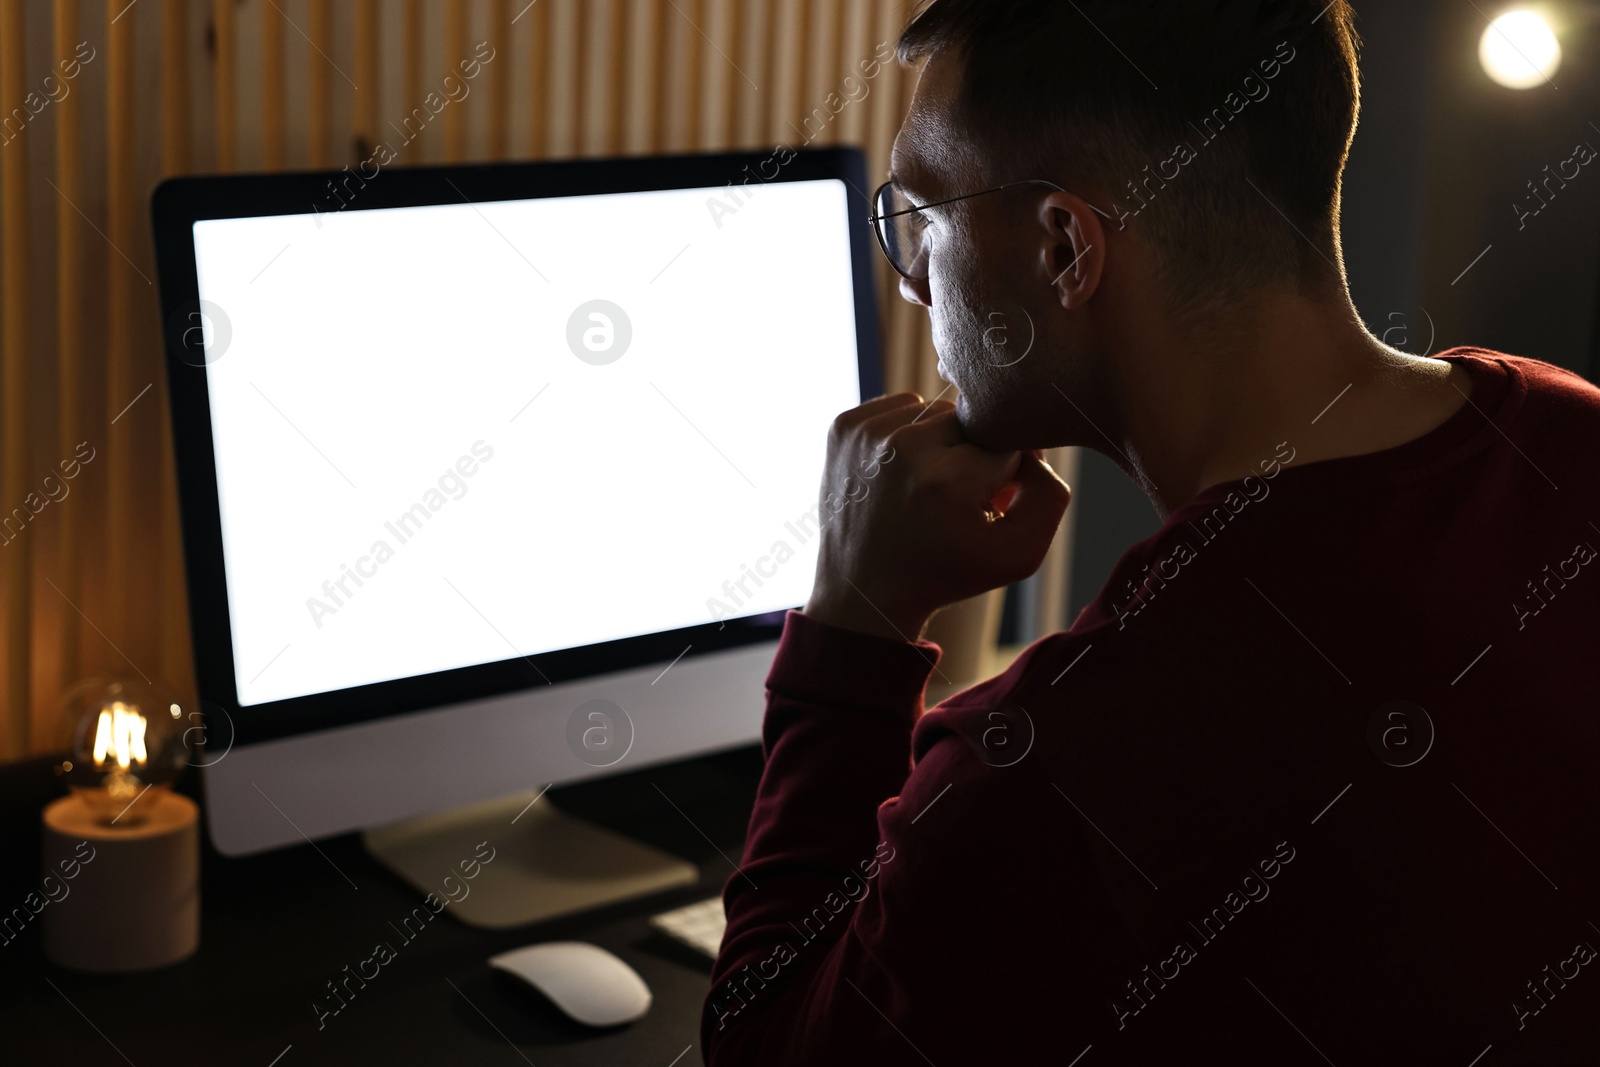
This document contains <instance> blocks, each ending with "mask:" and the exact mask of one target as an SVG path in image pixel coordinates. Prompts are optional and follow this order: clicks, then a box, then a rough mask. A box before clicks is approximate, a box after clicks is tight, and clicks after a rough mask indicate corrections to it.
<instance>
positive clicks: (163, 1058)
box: [0, 748, 761, 1067]
mask: <svg viewBox="0 0 1600 1067" xmlns="http://www.w3.org/2000/svg"><path fill="white" fill-rule="evenodd" d="M760 771H761V757H760V752H759V750H757V749H754V748H750V749H741V750H738V751H735V752H729V753H724V754H721V755H718V756H712V757H706V758H702V759H697V760H692V761H686V762H684V763H678V764H672V765H670V766H665V767H659V768H653V769H649V770H645V771H639V772H635V773H633V774H630V775H626V776H623V777H619V778H614V779H611V780H608V781H604V782H598V783H587V784H583V785H578V786H572V787H569V788H566V789H562V790H552V791H551V793H550V796H551V798H552V799H553V800H555V801H556V803H557V804H558V805H559V806H560V807H561V808H562V809H563V810H565V811H568V812H570V813H572V814H574V815H578V816H581V817H583V818H587V819H590V820H592V821H594V822H597V823H600V824H602V825H605V826H609V827H611V828H613V829H615V830H618V831H620V832H622V833H626V834H629V835H630V836H633V837H636V838H638V839H639V840H642V841H647V842H649V843H651V844H654V845H657V846H659V847H661V848H664V849H666V850H668V851H670V852H673V853H676V854H677V855H679V856H682V857H684V858H686V859H688V860H690V861H692V862H695V863H697V864H699V866H700V884H699V885H698V886H697V887H693V888H686V889H681V890H675V891H672V892H669V893H664V894H661V895H659V896H656V897H652V898H649V899H646V900H643V901H639V902H635V903H631V904H622V905H616V906H613V907H610V908H606V909H604V910H602V911H598V912H593V913H590V914H587V915H582V916H578V917H576V918H570V919H563V920H558V921H555V922H549V923H543V924H538V925H535V926H529V927H524V928H522V929H519V930H512V931H507V932H499V933H495V932H487V931H481V930H474V929H471V928H468V927H466V926H463V925H462V924H460V923H459V922H456V921H455V920H453V919H449V918H446V917H444V916H441V917H440V919H439V920H438V921H436V922H433V923H431V924H429V925H428V926H427V927H426V929H425V930H423V931H422V932H421V933H420V934H418V935H417V936H416V938H415V940H414V941H411V942H407V943H404V946H403V947H401V946H400V945H396V948H397V949H398V956H397V958H396V959H395V960H393V961H392V962H390V963H389V964H388V965H386V966H384V967H383V968H382V970H381V971H380V973H379V974H378V976H377V977H376V978H375V979H373V980H372V981H371V982H370V983H369V984H368V986H367V988H365V989H363V990H361V991H360V992H359V993H358V994H357V995H356V996H355V997H354V998H353V999H352V1000H350V1002H349V1005H348V1007H346V1008H345V1009H344V1010H343V1011H342V1012H340V1013H339V1014H338V1015H337V1016H333V1017H329V1018H327V1019H326V1020H325V1025H324V1027H323V1028H322V1029H320V1030H319V1029H318V1023H317V1017H316V1015H315V1013H314V1012H313V1010H312V1007H311V1003H312V1001H313V1000H318V1001H322V1002H324V1003H325V1004H327V1003H331V998H330V997H329V996H328V994H327V992H326V986H325V983H326V982H328V981H330V980H334V979H336V978H338V977H340V976H341V971H342V968H343V967H344V966H345V965H346V964H349V965H350V966H351V968H352V969H353V968H354V967H355V966H356V964H357V963H358V962H359V961H360V960H361V959H363V958H364V957H366V956H368V955H369V954H370V953H371V951H372V948H373V945H374V944H375V943H377V942H378V941H382V940H388V941H389V942H390V943H391V944H393V943H395V942H396V941H397V940H398V939H397V938H396V936H395V934H394V931H393V929H392V928H391V927H390V926H389V923H391V922H399V921H400V919H401V918H403V917H404V916H405V915H407V914H408V913H409V912H410V911H411V909H412V908H413V907H415V906H416V905H417V904H418V903H419V902H420V898H419V897H418V895H417V894H416V893H415V892H414V891H413V890H411V889H410V888H409V887H408V886H406V885H405V884H403V883H402V882H400V880H399V879H397V878H396V877H394V876H393V875H391V874H390V873H389V872H388V871H387V870H385V869H383V868H381V867H379V866H378V865H377V864H376V863H375V862H374V861H373V860H371V859H370V858H368V856H367V854H366V853H365V851H364V850H363V849H362V847H361V843H360V840H359V839H358V838H357V837H356V836H355V835H348V836H345V837H339V838H333V839H330V840H328V841H322V842H318V846H319V847H320V848H321V851H322V853H323V854H325V855H323V854H319V853H318V852H317V850H316V849H313V848H312V847H311V846H309V845H302V846H299V847H297V848H291V849H285V850H281V851H278V852H273V853H269V854H266V855H262V856H255V857H251V858H248V859H228V858H226V857H224V856H221V855H219V854H217V853H216V852H214V851H212V850H211V848H210V846H209V844H208V845H207V846H206V847H205V855H204V858H203V860H202V898H201V909H202V919H201V922H202V931H201V937H200V951H199V952H198V953H197V954H196V955H195V956H193V957H192V958H190V959H189V960H187V961H185V962H183V963H181V964H178V965H176V966H173V967H169V968H166V969H164V970H161V971H155V972H151V973H149V974H143V975H134V976H127V977H115V978H108V977H98V976H90V975H82V974H77V973H75V972H72V971H65V970H62V969H60V968H58V967H55V966H53V965H51V964H50V963H48V962H47V961H46V960H45V959H44V956H43V953H42V951H41V948H40V944H39V931H38V920H35V921H34V922H33V923H31V924H30V925H29V927H28V929H27V931H26V932H25V933H24V934H23V935H22V936H21V937H19V938H18V939H17V940H15V941H14V942H12V943H10V944H4V943H3V939H0V1020H3V1031H0V1063H3V1064H19V1065H20V1064H26V1065H28V1067H34V1065H43V1064H70V1065H73V1067H95V1065H99V1064H108V1065H122V1064H129V1063H131V1064H133V1065H135V1067H181V1065H184V1064H217V1063H227V1064H234V1065H247V1067H248V1065H254V1067H269V1065H272V1064H276V1065H277V1067H298V1065H301V1064H350V1065H363V1064H385V1063H392V1064H444V1065H457V1064H460V1065H473V1064H486V1065H496V1067H510V1065H516V1064H523V1063H532V1064H537V1065H538V1067H549V1065H561V1064H601V1063H604V1064H643V1065H649V1067H668V1065H670V1064H676V1065H677V1067H690V1065H693V1064H698V1063H700V1048H699V1045H700V1042H699V1026H700V1007H701V1004H702V1002H703V1000H704V998H705V994H706V991H707V987H708V975H709V973H710V962H709V961H708V960H706V959H705V958H704V957H702V956H700V955H699V954H697V953H695V952H693V951H691V950H689V949H687V948H684V947H681V946H679V945H678V944H677V943H676V942H673V941H671V940H669V939H668V938H666V937H664V936H663V935H660V934H657V933H655V932H654V931H653V930H652V929H651V928H650V927H649V925H648V923H647V921H646V920H647V919H648V918H649V916H651V915H653V914H656V913H657V912H661V911H665V910H667V909H669V908H673V907H677V906H679V905H681V904H687V903H690V902H693V901H696V900H700V899H703V898H704V897H707V896H710V895H713V894H715V893H717V892H720V890H721V888H722V884H723V882H724V881H725V880H726V879H727V877H728V876H729V875H730V874H731V873H732V867H731V866H730V861H729V859H727V858H725V857H724V855H722V854H719V852H720V853H725V854H726V856H728V857H733V858H734V859H737V858H738V854H739V846H740V842H741V840H742V839H743V836H744V831H745V824H746V820H747V819H748V817H749V813H750V808H751V804H752V802H753V800H754V796H755V786H756V782H757V780H758V779H759V776H760ZM655 785H659V786H660V788H661V790H662V791H664V792H665V793H666V794H667V795H668V796H670V797H671V798H672V800H673V801H674V802H675V803H676V804H677V805H678V806H679V807H680V808H682V809H683V813H684V814H679V813H678V812H676V811H674V810H673V808H672V806H671V805H670V804H668V803H667V802H666V801H665V800H663V799H662V797H661V794H660V793H659V792H657V791H656V789H655ZM194 787H195V783H194V782H192V781H191V782H188V783H187V785H186V786H185V787H184V791H192V790H193V789H194ZM58 795H60V788H59V786H58V785H57V784H56V782H55V781H54V776H53V774H52V773H51V771H50V769H49V766H48V764H46V763H43V762H40V761H33V762H29V763H24V764H17V765H13V766H10V767H6V768H0V856H3V857H4V860H3V862H0V893H3V894H4V895H3V896H0V910H3V911H6V912H9V911H10V910H11V909H12V908H13V907H17V906H20V905H22V901H23V898H24V897H25V896H26V895H27V894H28V893H29V892H30V891H31V890H33V889H34V888H35V886H36V879H37V877H38V862H39V840H38V823H39V811H40V809H41V808H42V807H43V806H44V804H45V803H47V802H48V801H49V800H51V799H53V798H54V797H56V796H58ZM191 795H192V794H191ZM685 816H687V818H686V817H685ZM690 819H692V820H693V824H692V825H691V823H690V822H689V821H688V820H690ZM708 838H709V840H708ZM335 866H337V870H336V869H335ZM341 871H342V872H343V874H342V875H341V873H340V872H341ZM346 875H347V876H348V877H349V878H350V879H351V880H352V881H354V882H355V884H356V887H357V888H354V889H352V888H351V886H350V883H349V882H347V881H346V880H345V876H346ZM47 907H48V905H47ZM447 910H448V909H447ZM566 939H570V940H580V941H592V942H594V943H596V944H598V945H601V946H603V947H605V948H607V949H609V950H611V951H612V952H615V953H616V954H617V955H618V956H620V957H621V958H622V959H624V960H626V961H627V962H628V963H629V964H630V965H631V966H632V967H633V968H634V969H635V970H637V971H638V972H639V974H640V975H641V976H643V978H644V980H645V981H646V982H647V983H648V984H649V986H650V989H651V990H652V991H653V992H654V994H655V1003H654V1005H653V1006H652V1007H651V1009H650V1014H649V1015H647V1016H645V1018H644V1019H642V1020H640V1021H639V1022H637V1023H635V1024H633V1025H632V1026H629V1027H623V1028H620V1029H617V1030H612V1031H603V1032H602V1031H593V1030H588V1029H586V1028H584V1027H581V1026H578V1025H577V1024H575V1023H572V1022H569V1021H567V1019H566V1018H565V1017H563V1016H562V1015H560V1014H559V1013H558V1012H557V1011H556V1009H555V1008H554V1007H552V1006H551V1005H549V1004H548V1003H547V1002H545V1001H544V1000H543V999H542V998H541V997H539V996H538V995H537V994H535V993H533V992H532V991H531V990H529V989H528V988H527V987H526V986H523V985H521V984H520V983H518V982H517V981H516V980H515V979H513V978H510V977H509V976H507V975H503V974H501V973H499V972H497V971H493V970H491V969H490V968H489V967H488V966H487V965H486V963H485V962H484V961H485V960H486V959H487V958H488V957H489V956H491V955H493V954H495V953H497V952H501V951H504V950H506V949H510V948H516V947H519V946H521V945H526V944H531V943H533V942H538V941H552V940H566ZM52 986H53V987H52Z"/></svg>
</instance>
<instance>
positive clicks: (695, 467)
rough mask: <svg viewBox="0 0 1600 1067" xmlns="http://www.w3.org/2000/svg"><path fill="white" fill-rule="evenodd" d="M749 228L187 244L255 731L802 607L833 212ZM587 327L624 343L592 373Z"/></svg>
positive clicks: (678, 220)
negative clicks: (575, 326) (306, 709)
mask: <svg viewBox="0 0 1600 1067" xmlns="http://www.w3.org/2000/svg"><path fill="white" fill-rule="evenodd" d="M713 200H715V201H717V202H719V203H721V205H722V207H720V208H718V209H716V210H712V208H711V202H712V201H713ZM731 206H733V205H732V203H731V201H729V200H727V199H726V191H725V190H720V189H690V190H674V191H652V192H641V193H625V194H616V195H604V196H586V197H567V198H559V199H540V200H523V201H506V202H494V203H483V204H477V205H473V204H468V203H462V204H459V205H457V204H450V205H441V206H429V207H416V208H396V209H382V210H366V211H358V210H350V211H344V212H340V213H336V214H322V215H320V216H319V215H311V214H306V215H289V216H272V217H263V218H244V219H227V220H215V221H205V222H200V223H196V224H195V227H194V242H195V254H196V261H197V266H198V282H199V293H200V297H201V299H202V300H203V301H206V302H207V305H206V307H207V310H208V320H207V325H208V326H209V327H210V328H209V329H208V331H207V333H206V341H207V344H208V353H207V358H208V360H210V361H211V362H210V363H209V366H208V368H207V372H206V373H207V381H208V385H209V393H210V403H211V418H212V427H213V436H214V445H215V451H216V465H217V483H218V496H219V501H220V509H221V525H222V548H223V558H224V565H225V568H226V575H227V586H228V588H227V597H228V606H229V611H230V616H231V621H232V630H233V634H232V636H233V652H234V661H235V664H236V678H237V685H238V696H239V702H240V704H241V705H246V706H248V705H252V704H260V703H264V702H268V701H274V700H282V699H287V698H291V697H296V696H303V695H307V694H312V693H321V692H327V691H331V690H337V689H343V688H347V687H350V686H357V685H365V684H370V683H373V682H379V681H387V680H391V679H398V678H409V677H415V676H418V675H423V674H428V673H432V672H435V671H440V670H447V669H451V668H456V667H463V666H469V665H474V664H481V663H490V662H495V661H499V660H505V659H510V658H514V657H517V656H537V654H539V653H541V652H548V651H551V650H555V649H564V648H574V647H578V646H582V645H587V644H592V643H595V642H600V641H607V640H614V639H617V638H622V637H629V636H633V635H637V634H648V633H656V632H660V631H664V630H670V629H675V628H678V627H683V626H690V625H695V624H697V623H704V622H709V621H712V620H713V619H714V618H716V617H719V616H720V617H724V618H727V617H742V616H748V615H753V614H758V613H762V612H767V611H774V610H779V609H782V608H787V607H793V606H797V605H799V604H801V603H803V602H804V601H805V599H806V596H807V594H808V592H809V590H810V587H811V580H812V575H813V570H814V568H815V561H816V545H817V542H816V537H815V535H814V533H813V532H812V529H813V528H812V527H811V526H809V525H807V523H806V522H805V521H803V520H804V517H805V516H808V515H810V516H813V517H814V516H815V508H816V498H817V490H818V481H819V477H820V472H821V463H822V457H823V446H824V439H825V435H826V430H827V427H828V424H829V422H830V421H831V420H832V418H833V417H834V416H835V415H836V414H838V413H839V412H840V411H843V410H845V409H847V408H850V407H853V406H854V405H855V404H857V403H859V401H860V399H861V397H860V388H859V377H858V369H857V351H856V320H855V303H854V291H853V286H852V275H851V259H850V241H849V233H848V214H847V211H846V187H845V185H844V183H842V182H840V181H836V180H826V181H807V182H792V183H778V184H773V185H768V186H765V187H763V188H761V189H759V190H758V191H756V192H755V193H754V195H753V196H751V197H750V198H749V199H747V200H746V201H745V202H744V203H743V204H742V205H740V206H737V208H736V210H734V211H731V212H730V211H729V210H727V209H728V208H729V207H731ZM593 300H606V301H610V302H612V303H613V304H615V305H617V306H618V307H620V308H621V309H622V310H623V311H624V313H625V314H626V316H627V319H628V321H629V322H630V323H631V328H632V340H631V342H630V344H629V346H628V348H627V350H626V352H625V353H624V354H623V355H622V356H621V357H620V358H618V359H617V360H616V361H615V362H612V363H610V364H607V365H603V366H597V365H594V364H592V363H589V362H585V361H584V360H582V359H580V358H578V356H577V355H575V354H574V352H573V350H572V349H571V348H570V347H569V344H568V339H567V338H568V325H569V319H571V317H572V316H573V313H574V311H575V310H576V309H578V308H579V306H580V305H583V304H586V303H588V302H590V301H593ZM588 325H589V326H590V327H591V328H595V329H600V328H603V325H604V324H603V323H602V322H600V321H599V320H589V321H588ZM613 336H615V334H613ZM591 339H592V340H593V341H594V342H595V343H597V344H602V343H603V342H604V340H605V337H604V334H603V333H598V334H595V335H593V337H592V338H591ZM486 454H487V455H486ZM463 457H465V461H464V462H463ZM469 471H470V473H468V472H469ZM408 512H409V513H410V514H411V519H410V521H409V523H408V524H407V525H405V526H400V525H398V524H397V523H398V520H399V519H400V517H401V516H403V515H405V514H407V513H408ZM780 545H781V546H782V548H780ZM385 548H386V549H387V552H385V551H384V549H385ZM789 553H792V555H789ZM780 560H781V562H779V561H780ZM746 567H748V568H750V569H751V571H752V572H753V571H760V572H761V574H762V575H764V576H762V577H759V582H760V584H759V586H758V585H757V582H756V580H754V579H751V578H749V577H748V576H747V572H746V570H745V568H746ZM352 574H354V575H355V577H351V575H352ZM357 579H359V583H358V581H357ZM741 579H743V583H742V586H741V584H740V580H741ZM341 580H342V585H341V584H340V582H341ZM324 583H327V584H326V586H325V584H324ZM713 598H715V599H716V600H717V601H719V602H720V603H721V605H722V608H719V607H718V605H717V604H714V603H713V602H712V600H713ZM735 598H737V599H735ZM319 604H320V605H321V606H320V607H319V606H318V605H319Z"/></svg>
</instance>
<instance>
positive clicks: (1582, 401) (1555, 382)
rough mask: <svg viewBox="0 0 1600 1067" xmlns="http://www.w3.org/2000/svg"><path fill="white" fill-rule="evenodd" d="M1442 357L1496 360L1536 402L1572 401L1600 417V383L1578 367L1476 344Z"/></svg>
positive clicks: (1490, 362) (1568, 403)
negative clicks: (1573, 368)
mask: <svg viewBox="0 0 1600 1067" xmlns="http://www.w3.org/2000/svg"><path fill="white" fill-rule="evenodd" d="M1439 358H1441V359H1456V358H1459V359H1462V360H1466V361H1471V362H1476V363H1480V364H1483V363H1489V364H1497V365H1498V366H1499V367H1500V368H1502V369H1503V371H1504V372H1505V373H1507V374H1508V375H1510V376H1511V377H1512V378H1513V379H1514V380H1515V381H1517V383H1518V384H1519V385H1520V386H1521V388H1522V390H1525V391H1526V393H1527V395H1528V396H1529V397H1530V398H1531V399H1533V400H1534V401H1535V402H1536V403H1541V404H1542V403H1551V402H1553V403H1556V404H1563V405H1571V406H1575V407H1576V408H1578V409H1580V410H1583V411H1587V412H1588V413H1589V414H1590V415H1592V416H1595V417H1600V387H1597V386H1596V385H1595V384H1594V383H1593V382H1591V381H1589V380H1588V379H1587V378H1585V377H1584V376H1583V375H1581V374H1579V373H1577V372H1576V371H1572V370H1568V369H1567V368H1565V367H1560V366H1557V365H1556V364H1554V363H1549V362H1547V361H1545V360H1542V359H1535V358H1533V357H1531V356H1518V355H1512V354H1510V353H1507V352H1500V351H1497V350H1495V349H1492V348H1479V347H1474V346H1464V347H1460V348H1452V349H1450V350H1449V351H1448V352H1441V353H1440V354H1439Z"/></svg>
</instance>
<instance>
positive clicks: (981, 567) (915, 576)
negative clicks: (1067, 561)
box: [805, 393, 1072, 641]
mask: <svg viewBox="0 0 1600 1067" xmlns="http://www.w3.org/2000/svg"><path fill="white" fill-rule="evenodd" d="M955 410H956V409H955V405H954V404H952V403H950V402H948V401H934V402H933V403H932V404H925V403H924V402H923V399H922V398H921V397H920V396H918V395H917V394H915V393H897V394H895V395H894V396H885V397H879V398H878V399H876V400H871V401H868V402H867V403H865V404H862V405H861V406H860V407H858V408H855V409H853V410H851V411H847V412H845V413H844V414H843V415H840V416H839V417H838V418H837V419H836V420H834V423H833V428H832V430H831V431H830V432H829V434H828V459H827V466H826V469H825V470H824V473H823V478H822V508H821V514H822V515H823V516H824V517H825V521H824V522H823V525H822V547H821V552H820V555H819V556H818V558H817V576H816V582H815V584H814V585H813V587H812V590H811V599H810V601H809V602H808V603H807V604H806V608H805V613H806V614H807V615H810V616H812V617H813V618H816V619H820V620H821V621H823V622H827V623H832V624H833V625H836V626H842V627H845V628H846V629H850V630H856V631H859V632H862V633H869V634H876V635H879V636H882V637H889V638H894V639H898V640H904V641H915V640H917V639H918V638H919V637H920V636H921V634H922V630H923V627H924V626H926V625H927V622H928V619H929V618H931V617H932V616H933V614H934V612H936V611H938V610H939V609H940V608H943V607H946V606H948V605H950V604H954V603H956V602H957V601H961V600H965V599H967V598H968V597H974V596H977V595H978V594H979V593H984V592H987V591H989V590H990V589H995V588H998V587H1000V586H1004V585H1010V584H1011V583H1012V582H1017V581H1020V580H1022V579H1023V578H1026V577H1028V576H1029V575H1031V574H1032V573H1033V572H1034V571H1036V570H1038V569H1039V564H1040V563H1042V562H1043V561H1044V557H1045V553H1046V552H1048V551H1049V549H1050V543H1051V541H1052V540H1054V538H1055V534H1056V530H1057V528H1058V527H1059V526H1060V525H1061V517H1062V515H1063V514H1065V512H1066V510H1067V503H1068V501H1069V500H1070V499H1071V495H1072V494H1071V491H1070V490H1069V489H1068V488H1067V485H1066V483H1065V482H1063V481H1062V480H1061V479H1060V478H1058V477H1057V476H1056V473H1055V472H1054V471H1053V470H1051V469H1050V467H1049V466H1048V465H1047V464H1046V463H1045V462H1044V460H1043V457H1042V454H1040V453H1036V452H1008V453H1000V452H990V451H987V450H986V449H982V448H979V447H977V446H976V445H972V444H968V443H967V442H966V440H965V438H963V436H962V433H961V424H960V422H959V421H958V420H957V418H956V414H955Z"/></svg>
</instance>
